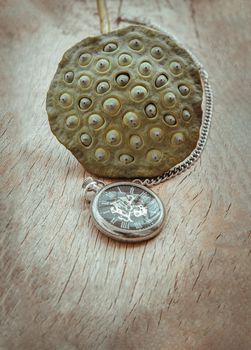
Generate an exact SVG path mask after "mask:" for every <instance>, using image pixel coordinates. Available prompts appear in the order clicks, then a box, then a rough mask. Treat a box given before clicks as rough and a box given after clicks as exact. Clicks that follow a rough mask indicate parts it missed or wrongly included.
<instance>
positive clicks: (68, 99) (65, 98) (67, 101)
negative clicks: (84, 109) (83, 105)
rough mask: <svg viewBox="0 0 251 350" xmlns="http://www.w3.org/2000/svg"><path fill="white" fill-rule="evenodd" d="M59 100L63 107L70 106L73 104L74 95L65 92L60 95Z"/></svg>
mask: <svg viewBox="0 0 251 350" xmlns="http://www.w3.org/2000/svg"><path fill="white" fill-rule="evenodd" d="M59 101H60V102H61V104H62V106H63V107H69V106H70V105H71V104H72V96H71V95H70V94H68V93H67V92H65V93H63V94H62V95H61V96H60V97H59Z"/></svg>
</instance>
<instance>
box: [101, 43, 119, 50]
mask: <svg viewBox="0 0 251 350" xmlns="http://www.w3.org/2000/svg"><path fill="white" fill-rule="evenodd" d="M117 48H118V45H117V44H116V43H108V44H106V45H105V47H104V51H105V52H113V51H115V50H117Z"/></svg>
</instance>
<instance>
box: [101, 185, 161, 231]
mask: <svg viewBox="0 0 251 350" xmlns="http://www.w3.org/2000/svg"><path fill="white" fill-rule="evenodd" d="M97 211H98V213H99V215H100V216H101V217H102V218H103V220H105V221H106V222H108V223H109V224H112V225H113V226H115V228H118V230H117V231H119V230H120V229H121V230H130V231H134V230H136V231H137V230H145V229H147V228H149V227H151V226H153V225H154V224H156V223H157V222H158V221H159V219H160V217H161V216H163V210H162V205H161V202H160V201H159V200H157V199H156V196H155V195H154V193H153V192H152V191H150V190H146V189H144V188H143V187H139V186H137V185H132V184H131V183H129V184H125V183H124V184H116V185H114V186H112V187H111V186H108V188H107V189H106V188H105V189H104V190H101V193H100V194H99V196H98V200H97Z"/></svg>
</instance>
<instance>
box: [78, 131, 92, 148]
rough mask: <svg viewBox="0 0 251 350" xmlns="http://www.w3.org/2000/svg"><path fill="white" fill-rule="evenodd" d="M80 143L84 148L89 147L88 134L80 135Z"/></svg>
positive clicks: (89, 139) (90, 139)
mask: <svg viewBox="0 0 251 350" xmlns="http://www.w3.org/2000/svg"><path fill="white" fill-rule="evenodd" d="M80 141H81V142H82V144H83V145H84V146H86V147H88V146H90V144H91V143H92V138H91V136H90V135H89V134H87V133H86V132H85V133H83V134H81V135H80Z"/></svg>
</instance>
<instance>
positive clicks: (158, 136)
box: [150, 128, 164, 142]
mask: <svg viewBox="0 0 251 350" xmlns="http://www.w3.org/2000/svg"><path fill="white" fill-rule="evenodd" d="M163 136H164V133H163V130H162V129H161V128H152V129H151V130H150V137H151V139H152V140H154V141H156V142H159V141H161V140H162V138H163Z"/></svg>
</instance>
